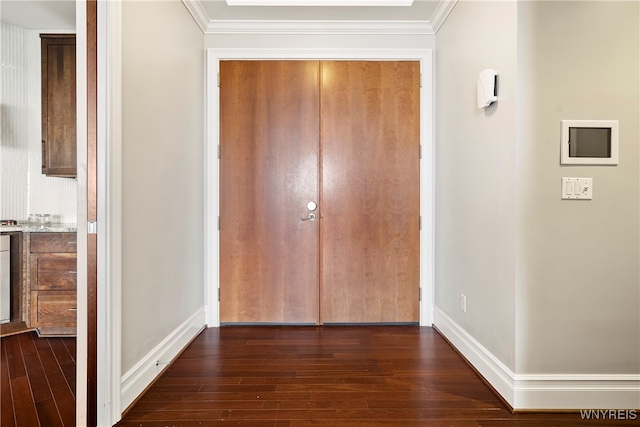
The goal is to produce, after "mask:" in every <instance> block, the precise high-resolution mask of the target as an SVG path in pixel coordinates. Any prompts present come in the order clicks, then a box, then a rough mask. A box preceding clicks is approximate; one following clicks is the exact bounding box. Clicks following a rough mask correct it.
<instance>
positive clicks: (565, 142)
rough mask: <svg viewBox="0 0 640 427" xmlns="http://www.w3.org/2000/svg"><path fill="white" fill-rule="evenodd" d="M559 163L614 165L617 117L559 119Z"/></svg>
mask: <svg viewBox="0 0 640 427" xmlns="http://www.w3.org/2000/svg"><path fill="white" fill-rule="evenodd" d="M560 144H561V146H560V164H563V165H617V164H618V121H617V120H562V138H561V141H560Z"/></svg>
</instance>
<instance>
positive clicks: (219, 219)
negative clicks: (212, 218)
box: [218, 215, 220, 231]
mask: <svg viewBox="0 0 640 427" xmlns="http://www.w3.org/2000/svg"><path fill="white" fill-rule="evenodd" d="M218 231H220V216H219V215H218Z"/></svg>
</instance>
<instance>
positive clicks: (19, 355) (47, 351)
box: [0, 332, 76, 427]
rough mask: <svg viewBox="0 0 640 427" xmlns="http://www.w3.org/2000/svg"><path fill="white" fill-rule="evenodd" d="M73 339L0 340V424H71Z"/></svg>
mask: <svg viewBox="0 0 640 427" xmlns="http://www.w3.org/2000/svg"><path fill="white" fill-rule="evenodd" d="M75 382H76V340H75V338H38V336H37V334H36V333H35V332H27V333H22V334H18V335H11V336H7V337H2V338H1V339H0V409H1V411H0V413H1V418H0V426H2V427H38V426H40V427H72V426H75V422H76V421H75V420H76V416H75V409H76V408H75V405H76V403H75Z"/></svg>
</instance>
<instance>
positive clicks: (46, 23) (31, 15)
mask: <svg viewBox="0 0 640 427" xmlns="http://www.w3.org/2000/svg"><path fill="white" fill-rule="evenodd" d="M0 20H1V21H2V22H4V23H6V24H10V25H15V26H16V27H21V28H26V29H29V30H74V29H75V28H76V3H75V1H70V0H66V1H55V0H2V1H1V2H0Z"/></svg>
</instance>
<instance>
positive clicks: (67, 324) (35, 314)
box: [31, 292, 78, 335]
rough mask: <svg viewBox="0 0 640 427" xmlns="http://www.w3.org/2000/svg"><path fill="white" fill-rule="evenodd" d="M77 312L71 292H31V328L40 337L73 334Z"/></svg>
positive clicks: (74, 296) (74, 298)
mask: <svg viewBox="0 0 640 427" xmlns="http://www.w3.org/2000/svg"><path fill="white" fill-rule="evenodd" d="M77 312H78V310H77V304H76V295H75V293H73V292H31V326H33V327H37V328H39V330H40V334H41V335H68V334H75V331H76V317H77Z"/></svg>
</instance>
